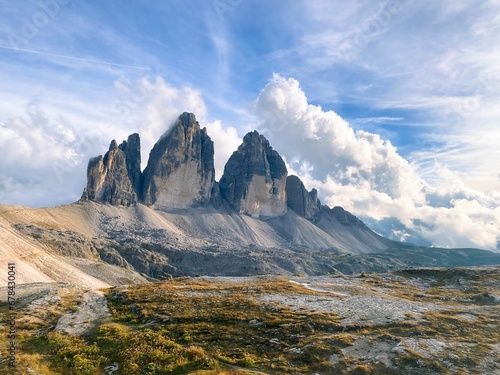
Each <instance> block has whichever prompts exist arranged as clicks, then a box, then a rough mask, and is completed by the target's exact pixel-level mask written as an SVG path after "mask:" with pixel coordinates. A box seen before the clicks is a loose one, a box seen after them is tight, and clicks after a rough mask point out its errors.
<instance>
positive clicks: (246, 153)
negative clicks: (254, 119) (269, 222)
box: [219, 131, 287, 218]
mask: <svg viewBox="0 0 500 375" xmlns="http://www.w3.org/2000/svg"><path fill="white" fill-rule="evenodd" d="M286 176H287V170H286V166H285V163H284V162H283V159H282V158H281V156H280V155H279V154H278V153H277V152H276V151H275V150H273V149H272V147H271V146H270V145H269V142H268V141H267V139H266V138H264V136H262V135H260V134H259V133H258V132H256V131H253V132H250V133H248V134H247V135H245V137H244V138H243V143H242V144H241V145H240V146H239V147H238V150H237V151H235V152H234V153H233V154H232V155H231V157H230V158H229V161H228V162H227V164H226V166H225V167H224V174H223V176H222V178H221V180H220V183H219V185H220V192H221V196H222V198H223V199H225V200H226V201H227V202H228V203H229V205H230V206H231V207H232V208H233V209H234V210H235V211H236V212H237V213H242V214H247V215H250V216H253V217H260V218H272V217H278V216H282V215H284V214H285V213H286V209H287V208H286V192H285V187H286Z"/></svg>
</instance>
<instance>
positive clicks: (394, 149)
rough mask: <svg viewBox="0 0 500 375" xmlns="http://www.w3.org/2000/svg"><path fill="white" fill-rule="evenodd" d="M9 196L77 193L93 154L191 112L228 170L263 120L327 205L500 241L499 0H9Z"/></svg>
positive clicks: (452, 236) (2, 149) (430, 230)
mask: <svg viewBox="0 0 500 375" xmlns="http://www.w3.org/2000/svg"><path fill="white" fill-rule="evenodd" d="M0 7H1V10H0V64H1V65H0V67H1V69H0V85H1V90H0V153H1V159H0V160H1V161H0V202H1V203H5V204H15V205H25V206H32V207H43V206H55V205H60V204H68V203H71V202H74V201H76V200H78V199H79V197H80V195H81V193H82V191H83V187H84V186H85V173H86V166H87V162H88V159H89V158H90V157H92V156H96V155H99V154H103V153H104V152H106V150H107V148H108V146H109V142H110V140H111V139H116V140H117V141H118V142H121V140H123V139H126V137H127V135H128V134H131V133H133V132H139V134H140V135H141V141H142V144H141V146H142V164H143V167H144V166H145V163H146V162H147V158H148V154H149V150H150V149H151V147H152V146H153V144H154V143H155V141H156V140H157V139H158V138H159V137H160V136H161V135H162V134H163V133H164V132H165V131H166V130H167V129H168V128H169V126H171V124H172V122H173V121H174V120H175V118H176V117H177V116H178V115H179V114H180V113H182V112H184V111H189V112H193V113H195V114H196V116H197V118H198V120H199V121H200V123H201V125H202V126H206V127H207V129H208V133H209V135H210V136H211V137H212V139H213V140H214V142H215V151H216V160H215V163H216V169H217V177H218V178H219V177H220V175H221V173H222V170H223V167H224V164H225V162H226V161H227V159H228V158H229V156H230V155H231V153H232V152H233V151H234V150H235V149H236V148H237V147H238V145H239V144H240V143H241V140H242V138H243V136H244V134H245V133H246V132H248V131H251V130H254V129H257V130H258V131H260V132H261V133H262V134H264V135H265V136H266V137H267V138H268V139H269V141H270V142H271V144H272V145H273V147H274V148H275V149H276V150H277V151H278V152H279V153H280V154H281V155H282V156H283V157H284V159H285V160H286V163H287V166H288V169H289V173H294V174H297V175H299V176H300V177H301V179H302V180H303V181H304V183H305V184H306V187H307V188H309V189H311V188H313V187H316V188H317V189H318V191H319V195H320V198H321V200H322V202H323V203H325V204H328V205H330V206H335V205H340V206H343V207H344V208H346V209H347V210H349V211H351V212H352V213H354V214H355V215H358V216H359V217H361V218H362V219H363V220H364V221H365V222H366V223H367V224H368V225H369V226H370V227H371V228H373V229H374V230H375V231H376V232H377V233H380V234H383V235H384V236H387V237H390V238H394V239H399V240H404V241H409V242H414V243H418V244H425V245H434V246H444V247H480V248H485V249H491V250H500V169H499V168H500V167H499V163H498V161H499V160H500V147H499V143H500V126H499V125H500V124H499V122H500V65H499V64H498V61H500V1H498V0H490V1H487V0H481V1H479V0H471V1H452V0H442V1H430V0H422V1H410V0H375V1H373V0H370V1H368V0H353V1H349V2H345V1H342V2H341V1H336V0H333V1H332V0H293V1H287V2H284V1H269V0H169V1H159V0H156V1H155V0H150V1H132V0H123V1H117V0H112V1H105V2H97V1H91V0H36V1H34V0H27V1H22V2H20V1H15V0H0Z"/></svg>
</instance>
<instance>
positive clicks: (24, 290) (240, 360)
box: [0, 267, 500, 375]
mask: <svg viewBox="0 0 500 375" xmlns="http://www.w3.org/2000/svg"><path fill="white" fill-rule="evenodd" d="M3 289H5V288H3ZM499 290H500V268H498V267H496V268H495V267H478V268H455V269H440V268H423V269H417V268H412V269H406V270H401V271H397V272H393V273H384V274H356V275H332V276H321V277H299V276H293V277H283V276H256V277H206V276H204V277H194V278H191V277H182V278H175V279H171V280H167V281H163V282H159V283H143V284H138V285H135V286H134V285H133V286H127V287H125V286H123V287H112V288H109V289H106V290H103V291H102V292H99V291H92V290H88V289H84V288H78V287H74V286H71V285H69V284H64V283H34V284H26V285H20V286H19V287H18V294H17V295H18V300H17V304H16V309H17V321H16V324H17V329H18V335H19V336H18V337H19V340H18V341H19V344H18V354H17V361H18V365H19V367H18V369H22V371H24V372H17V373H27V374H43V375H46V374H87V373H88V374H104V373H106V372H105V369H106V368H107V369H109V368H111V367H113V368H118V369H119V370H120V374H125V375H127V374H130V375H132V374H137V373H139V372H138V369H139V368H146V369H149V370H147V372H145V373H147V374H163V373H165V374H166V373H186V374H188V373H192V374H202V373H203V374H233V375H234V374H257V373H260V374H403V375H404V374H411V375H413V374H415V375H416V374H436V375H437V374H488V375H490V374H499V373H500V346H499V344H498V343H499V342H500V293H499ZM3 292H5V290H3ZM2 295H6V293H2ZM0 312H1V314H2V317H4V319H2V321H3V322H6V321H7V317H8V316H9V311H8V306H7V305H6V304H5V302H2V304H0ZM4 327H5V323H4ZM2 335H3V337H1V342H2V343H3V344H2V345H3V346H2V347H1V348H0V352H1V353H2V359H0V371H2V373H8V370H9V369H8V367H7V366H6V360H5V358H4V357H5V356H4V354H3V353H6V352H7V351H6V350H7V348H6V346H5V343H6V342H7V341H8V340H7V339H6V331H5V330H3V332H2ZM110 366H111V367H110ZM152 369H156V370H152ZM5 371H7V372H5ZM155 371H156V372H155ZM17 373H16V374H17Z"/></svg>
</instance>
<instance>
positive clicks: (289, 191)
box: [286, 176, 321, 220]
mask: <svg viewBox="0 0 500 375" xmlns="http://www.w3.org/2000/svg"><path fill="white" fill-rule="evenodd" d="M286 202H287V205H288V207H290V208H291V209H292V210H294V211H295V212H296V213H298V214H299V215H300V216H302V217H305V218H306V219H308V220H312V219H313V217H314V216H315V215H316V214H317V213H318V212H319V211H320V210H321V202H320V201H319V199H318V192H317V190H316V189H312V190H311V191H310V192H308V191H307V190H306V188H305V186H304V184H303V183H302V181H301V180H300V178H298V177H297V176H288V177H287V179H286Z"/></svg>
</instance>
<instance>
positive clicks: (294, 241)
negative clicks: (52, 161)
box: [0, 113, 500, 289]
mask: <svg viewBox="0 0 500 375" xmlns="http://www.w3.org/2000/svg"><path fill="white" fill-rule="evenodd" d="M155 147H156V151H155V152H153V150H155V148H153V150H151V153H150V160H148V167H146V169H145V172H146V171H147V173H145V172H141V171H140V137H139V135H138V134H136V133H135V134H132V135H130V136H129V137H128V139H127V140H126V141H124V142H123V143H121V144H120V145H118V143H117V142H116V141H114V140H113V141H112V142H111V143H110V147H109V149H108V151H107V153H106V154H105V155H104V156H102V155H101V156H98V157H96V158H92V159H90V161H89V167H88V170H87V177H88V181H87V186H86V187H85V189H84V193H83V195H82V198H81V199H80V200H79V201H78V202H76V203H73V204H70V205H65V206H59V207H53V208H45V209H31V208H25V207H16V206H7V205H0V229H1V230H0V258H1V259H2V260H4V261H6V262H7V261H10V260H13V259H17V262H18V264H19V270H20V272H19V282H20V283H27V282H51V281H65V282H70V283H73V284H75V285H83V286H86V287H90V288H93V289H98V288H102V287H106V286H110V285H122V284H127V283H140V282H144V281H147V280H157V279H166V278H169V277H172V276H195V275H198V274H203V275H212V276H228V275H231V276H250V275H264V274H282V275H293V274H304V275H324V274H331V273H356V272H383V271H387V270H391V269H396V268H404V267H408V266H450V265H453V266H463V265H485V264H500V254H494V253H491V252H488V251H485V250H484V251H483V250H479V249H461V250H460V249H438V248H426V247H419V246H414V245H411V244H404V243H400V242H396V241H392V240H389V239H386V238H383V237H381V236H379V235H378V234H376V233H375V232H373V231H372V230H370V229H369V228H368V227H367V226H366V225H365V224H364V223H363V222H362V221H361V220H359V219H358V218H357V217H356V216H354V215H352V214H351V213H349V212H348V211H345V210H344V209H343V208H342V207H339V206H335V207H333V208H330V207H328V206H326V205H322V204H321V201H320V200H319V199H318V195H317V191H316V190H315V189H312V190H311V191H307V190H306V188H305V186H304V184H303V182H302V181H301V180H300V179H299V178H298V177H297V176H293V175H291V176H288V172H287V170H286V166H285V164H284V162H283V160H282V158H281V156H280V155H279V154H278V152H276V151H275V150H273V149H272V147H271V145H270V144H269V142H268V141H267V140H266V139H265V137H263V136H262V135H260V134H259V133H258V132H255V131H254V132H250V133H248V134H247V135H246V136H245V137H244V139H243V143H242V145H240V147H239V148H238V150H236V151H235V152H234V153H233V155H232V156H231V158H230V159H229V160H228V163H227V165H226V168H225V169H224V174H223V177H222V178H221V180H220V181H219V182H218V181H215V178H214V176H215V173H214V167H213V165H214V164H213V157H214V152H213V142H212V140H211V139H210V137H209V136H208V133H207V131H206V128H201V126H200V125H199V123H198V122H197V121H196V118H195V116H194V115H193V114H189V113H183V114H182V115H181V116H180V117H179V119H178V121H177V122H176V123H175V124H174V126H173V128H171V129H169V130H168V131H167V132H165V134H164V135H163V136H162V137H161V138H160V139H159V141H158V142H157V144H156V145H155ZM148 168H149V169H148ZM145 191H147V194H144V192H145ZM2 277H3V276H2V275H0V278H2ZM4 281H5V280H4Z"/></svg>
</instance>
